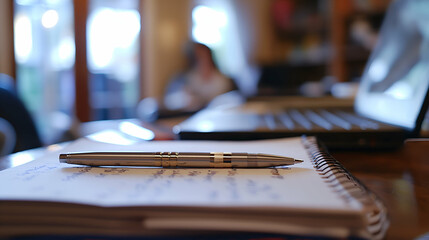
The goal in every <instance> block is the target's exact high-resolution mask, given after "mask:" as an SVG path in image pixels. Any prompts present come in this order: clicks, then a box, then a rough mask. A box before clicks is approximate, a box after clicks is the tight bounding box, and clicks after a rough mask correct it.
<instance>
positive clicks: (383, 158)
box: [331, 139, 429, 240]
mask: <svg viewBox="0 0 429 240" xmlns="http://www.w3.org/2000/svg"><path fill="white" fill-rule="evenodd" d="M331 154H332V155H333V156H334V157H335V158H336V159H337V160H339V161H340V162H341V163H342V164H343V165H344V166H345V167H346V168H347V169H348V170H349V171H350V172H351V173H352V174H353V175H355V176H356V177H357V178H358V179H359V180H360V181H361V182H363V183H364V184H365V185H366V186H367V187H368V188H369V189H370V190H371V191H373V192H374V193H375V194H376V195H377V196H379V197H380V198H381V199H382V201H383V202H384V203H385V205H386V207H387V210H388V213H389V216H390V228H389V230H388V232H387V236H386V239H388V240H391V239H416V238H418V237H419V236H420V237H421V236H422V235H426V236H425V238H422V239H429V140H428V139H426V140H413V141H412V140H409V141H407V142H406V143H405V145H404V146H403V148H401V149H398V150H395V151H389V152H386V151H384V152H359V151H347V152H346V151H343V152H331Z"/></svg>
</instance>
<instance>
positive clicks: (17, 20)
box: [14, 0, 75, 143]
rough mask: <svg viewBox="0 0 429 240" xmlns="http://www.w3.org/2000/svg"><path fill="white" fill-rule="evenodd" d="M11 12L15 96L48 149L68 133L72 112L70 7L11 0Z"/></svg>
mask: <svg viewBox="0 0 429 240" xmlns="http://www.w3.org/2000/svg"><path fill="white" fill-rule="evenodd" d="M14 9H15V12H14V46H15V60H16V76H17V79H18V81H17V90H18V93H19V95H20V96H21V98H22V99H23V101H24V103H25V104H26V106H27V108H28V109H29V110H30V112H31V113H32V115H33V118H34V120H35V122H36V125H37V127H38V129H39V134H40V135H41V136H40V137H41V138H42V140H43V141H44V142H45V143H52V142H55V141H56V140H57V139H58V138H59V135H61V134H62V133H63V132H64V131H65V130H67V129H69V127H70V125H71V122H72V115H73V111H74V110H73V109H74V105H73V103H74V68H73V67H74V63H75V44H74V32H73V4H72V1H71V0H62V1H48V0H41V1H37V3H36V2H35V1H24V0H16V1H15V5H14Z"/></svg>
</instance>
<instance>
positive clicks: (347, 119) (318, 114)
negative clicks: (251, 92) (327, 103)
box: [264, 109, 379, 130]
mask: <svg viewBox="0 0 429 240" xmlns="http://www.w3.org/2000/svg"><path fill="white" fill-rule="evenodd" d="M264 120H265V123H266V125H267V127H268V128H270V129H278V128H279V127H280V128H287V129H290V130H299V129H306V130H314V129H321V130H333V129H341V130H353V129H362V130H368V129H378V128H379V124H378V123H376V122H374V121H371V120H368V119H365V118H363V117H360V116H358V115H356V114H354V113H353V112H349V111H346V110H341V109H317V110H314V109H290V110H286V111H283V112H280V113H275V114H274V113H270V114H265V115H264Z"/></svg>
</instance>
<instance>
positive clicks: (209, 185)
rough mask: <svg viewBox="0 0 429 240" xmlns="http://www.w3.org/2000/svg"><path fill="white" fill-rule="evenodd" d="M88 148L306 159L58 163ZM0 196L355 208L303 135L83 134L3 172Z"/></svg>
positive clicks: (104, 203)
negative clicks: (237, 164) (273, 163)
mask: <svg viewBox="0 0 429 240" xmlns="http://www.w3.org/2000/svg"><path fill="white" fill-rule="evenodd" d="M82 151H183V152H184V151H201V152H252V153H269V154H278V155H285V156H289V157H294V158H298V159H302V160H304V162H303V163H299V164H295V165H293V166H288V167H282V168H260V169H214V168H213V169H207V168H201V169H164V168H135V167H134V168H131V167H125V168H123V167H113V168H112V167H86V166H78V165H71V164H65V163H59V161H58V155H59V153H66V152H82ZM0 185H1V187H0V200H43V201H56V202H71V203H81V204H89V205H98V206H159V205H167V206H200V207H204V206H220V207H221V206H243V207H247V206H249V207H251V206H260V207H284V208H309V209H314V208H316V209H326V210H329V209H331V210H338V211H348V210H351V209H353V208H355V210H356V208H359V206H358V204H356V205H355V204H353V205H354V207H352V208H351V205H350V202H349V203H347V202H346V201H344V200H343V199H341V198H339V197H338V195H337V193H335V192H334V191H333V190H332V189H331V188H330V187H329V186H328V184H326V183H325V182H324V181H323V180H322V179H321V177H320V176H319V174H318V173H317V172H316V171H315V170H314V167H313V165H312V163H311V161H310V158H309V156H308V154H307V151H306V150H305V148H304V146H303V144H302V143H301V139H300V138H289V139H277V140H260V141H240V142H229V141H218V142H215V141H156V142H155V141H154V142H140V143H135V144H132V145H127V146H124V145H115V144H107V143H101V142H97V141H93V140H90V139H88V138H82V139H79V140H77V141H75V142H73V143H72V144H70V145H68V146H67V147H66V148H65V149H62V150H61V151H59V152H53V153H49V154H47V155H46V156H44V157H42V158H39V159H37V160H35V161H33V162H30V163H28V164H25V165H22V166H19V167H15V168H11V169H7V170H4V171H1V172H0Z"/></svg>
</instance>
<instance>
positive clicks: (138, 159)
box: [60, 152, 161, 167]
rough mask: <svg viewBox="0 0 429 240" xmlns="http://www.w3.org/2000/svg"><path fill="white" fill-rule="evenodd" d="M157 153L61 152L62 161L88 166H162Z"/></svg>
mask: <svg viewBox="0 0 429 240" xmlns="http://www.w3.org/2000/svg"><path fill="white" fill-rule="evenodd" d="M155 156H156V153H148V152H145V153H141V152H126V153H123V152H88V153H69V154H61V156H60V161H61V162H66V163H69V164H79V165H88V166H146V167H161V161H160V160H159V159H156V157H155Z"/></svg>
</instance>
